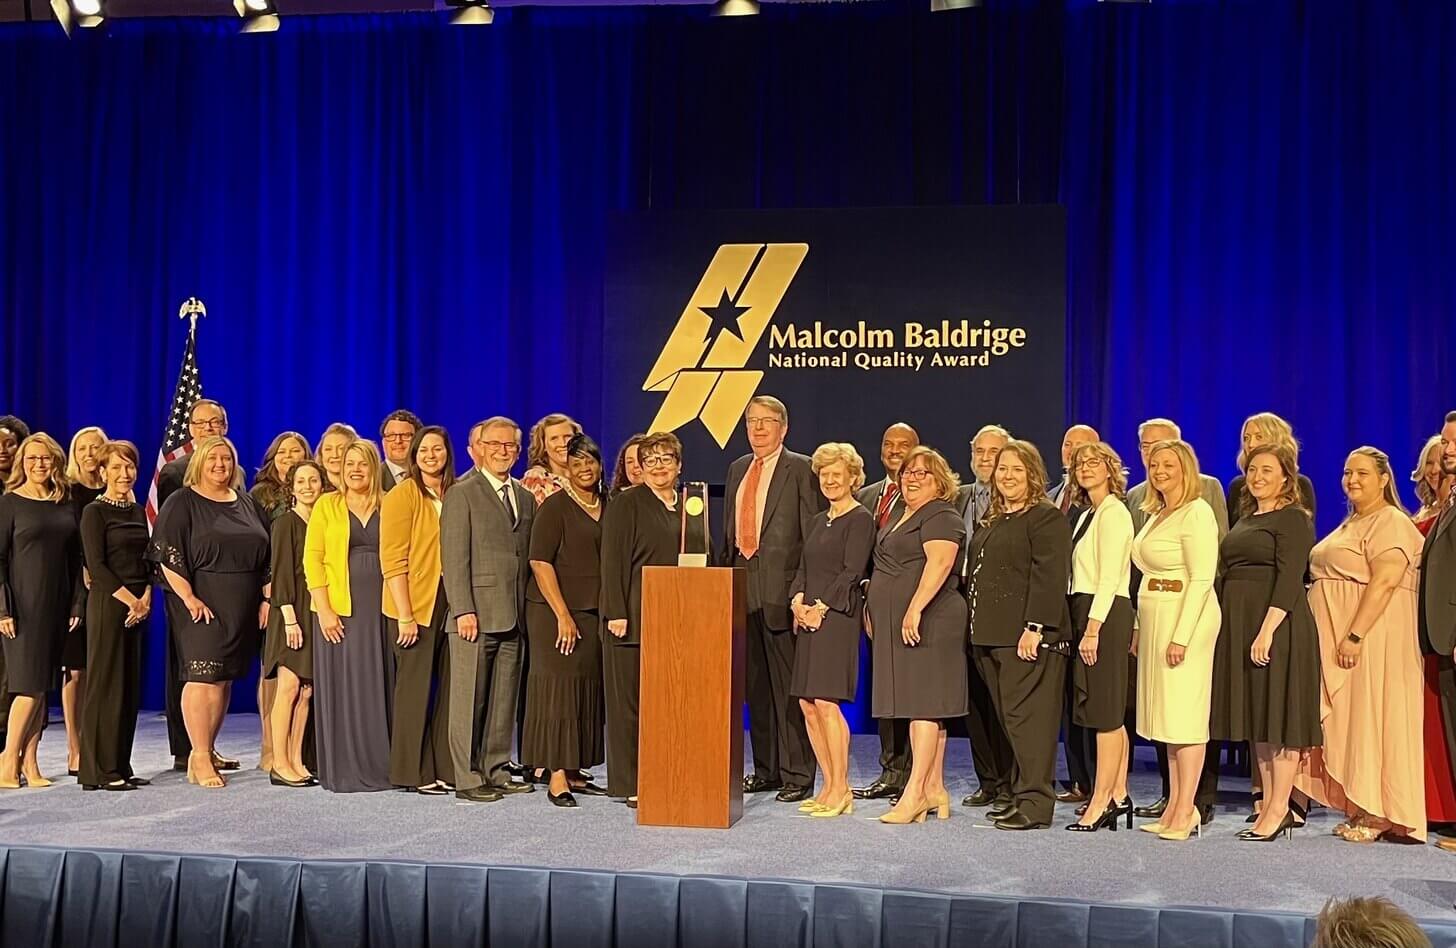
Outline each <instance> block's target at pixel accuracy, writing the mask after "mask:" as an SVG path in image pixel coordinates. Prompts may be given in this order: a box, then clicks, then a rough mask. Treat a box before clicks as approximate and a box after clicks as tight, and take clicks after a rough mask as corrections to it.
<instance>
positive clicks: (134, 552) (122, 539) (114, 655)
mask: <svg viewBox="0 0 1456 948" xmlns="http://www.w3.org/2000/svg"><path fill="white" fill-rule="evenodd" d="M81 545H82V548H83V549H84V550H85V553H86V569H87V570H89V571H90V573H91V589H90V592H88V593H87V596H86V637H87V640H88V641H87V652H88V653H89V655H90V657H91V663H90V666H89V667H88V669H87V672H86V702H85V705H84V706H83V708H82V710H81V769H80V776H79V779H80V782H81V783H83V784H88V785H99V784H105V783H114V782H116V781H118V780H125V779H127V778H129V777H131V776H133V773H132V769H131V748H132V738H133V737H134V736H135V735H136V720H137V709H138V708H139V707H140V705H141V686H142V678H141V676H142V636H143V634H144V631H145V629H146V626H145V625H142V624H138V625H135V626H132V627H131V628H127V626H126V616H127V608H126V606H124V605H122V604H121V602H120V601H118V600H117V598H116V595H115V593H116V592H117V590H119V589H122V588H125V589H126V590H127V592H129V593H131V594H132V595H133V596H136V597H138V598H140V597H141V596H142V594H143V593H145V592H146V591H147V585H148V582H149V578H148V575H147V574H148V570H147V563H146V558H145V557H146V552H147V520H146V516H145V515H144V514H143V513H142V509H141V507H140V506H138V505H137V504H135V503H127V504H125V505H117V504H113V503H111V502H109V501H105V500H98V501H96V502H95V503H93V504H91V505H89V506H88V507H87V508H86V509H85V510H84V511H83V512H82V513H81Z"/></svg>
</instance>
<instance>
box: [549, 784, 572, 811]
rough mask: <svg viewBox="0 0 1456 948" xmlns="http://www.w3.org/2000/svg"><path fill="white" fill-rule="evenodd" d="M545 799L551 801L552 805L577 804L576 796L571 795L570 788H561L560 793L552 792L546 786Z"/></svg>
mask: <svg viewBox="0 0 1456 948" xmlns="http://www.w3.org/2000/svg"><path fill="white" fill-rule="evenodd" d="M546 799H548V800H550V801H551V805H552V806H564V807H574V806H576V805H577V804H576V797H574V796H572V795H571V791H570V790H563V791H562V792H561V793H552V792H551V790H550V789H549V788H548V789H547V790H546Z"/></svg>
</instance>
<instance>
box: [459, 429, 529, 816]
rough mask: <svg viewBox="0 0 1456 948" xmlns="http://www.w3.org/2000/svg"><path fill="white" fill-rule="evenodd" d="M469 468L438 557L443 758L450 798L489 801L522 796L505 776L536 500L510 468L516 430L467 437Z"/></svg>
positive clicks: (520, 787)
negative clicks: (444, 684)
mask: <svg viewBox="0 0 1456 948" xmlns="http://www.w3.org/2000/svg"><path fill="white" fill-rule="evenodd" d="M469 452H470V459H471V460H472V461H474V462H475V470H473V471H471V472H470V473H469V474H466V475H465V476H463V477H461V478H460V479H459V480H458V481H456V482H455V486H454V487H452V488H450V490H449V492H447V493H446V494H445V501H444V504H443V506H442V508H441V510H440V554H441V559H442V560H443V565H444V572H445V596H446V598H447V599H448V600H449V603H450V618H451V620H452V621H453V622H454V624H455V635H452V636H450V758H451V760H452V761H453V763H454V765H455V788H456V792H455V795H456V796H457V797H459V798H460V799H462V800H467V801H470V802H473V803H488V802H490V801H493V800H499V799H501V797H502V795H503V794H506V793H527V792H529V791H531V790H533V789H535V788H534V787H532V786H531V784H529V783H512V782H511V779H510V774H509V772H508V771H507V770H506V763H507V761H509V760H510V756H511V735H512V734H513V732H514V730H515V723H516V698H517V694H518V693H519V691H520V679H521V640H522V639H523V638H524V632H523V631H522V629H521V622H522V621H523V620H524V616H525V595H526V571H527V570H528V569H529V568H530V564H529V562H528V559H527V550H528V548H529V545H530V538H531V520H532V518H533V517H534V515H535V513H536V499H535V498H534V497H532V496H531V492H530V491H528V490H526V488H525V487H524V486H522V485H521V482H520V481H518V480H516V479H515V478H513V477H511V468H512V467H513V466H514V465H515V463H516V458H517V457H519V456H520V453H521V427H520V425H517V424H516V423H515V422H514V421H511V420H510V419H509V418H501V417H495V418H488V419H486V420H485V421H482V422H480V423H479V424H477V425H476V426H475V427H473V428H471V429H470V445H469Z"/></svg>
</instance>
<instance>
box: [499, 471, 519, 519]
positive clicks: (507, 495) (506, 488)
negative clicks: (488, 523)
mask: <svg viewBox="0 0 1456 948" xmlns="http://www.w3.org/2000/svg"><path fill="white" fill-rule="evenodd" d="M500 497H501V503H503V504H505V505H506V516H508V517H510V518H511V527H512V528H514V527H515V525H516V508H515V505H514V504H512V503H511V485H510V483H509V482H507V483H505V484H502V485H501V489H500Z"/></svg>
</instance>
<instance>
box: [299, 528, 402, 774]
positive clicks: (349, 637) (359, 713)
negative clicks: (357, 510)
mask: <svg viewBox="0 0 1456 948" xmlns="http://www.w3.org/2000/svg"><path fill="white" fill-rule="evenodd" d="M383 596H384V573H383V570H382V568H381V567H380V565H379V513H378V511H376V512H375V513H374V515H373V516H372V517H370V518H369V522H368V523H367V524H361V523H360V522H359V518H358V517H355V516H354V514H352V513H350V514H349V599H350V600H351V603H352V609H351V611H352V613H353V614H352V615H348V616H345V617H344V620H343V621H344V641H343V642H341V643H339V644H338V645H332V644H330V643H329V642H328V640H327V639H325V638H324V637H323V633H322V632H320V631H319V629H318V625H317V624H316V623H315V625H314V633H313V634H314V643H313V674H314V696H313V706H314V714H315V723H316V727H317V730H316V740H317V744H318V765H319V771H318V777H319V784H320V785H321V786H323V788H324V789H325V790H332V791H333V792H335V793H359V792H364V791H370V790H390V789H393V785H392V784H391V783H390V782H389V724H390V720H391V718H392V717H393V700H394V655H393V653H392V652H391V651H390V640H389V633H388V628H387V623H386V622H385V620H384V610H383V605H382V600H383Z"/></svg>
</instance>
